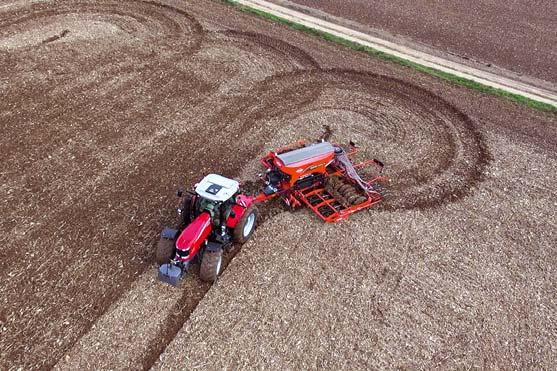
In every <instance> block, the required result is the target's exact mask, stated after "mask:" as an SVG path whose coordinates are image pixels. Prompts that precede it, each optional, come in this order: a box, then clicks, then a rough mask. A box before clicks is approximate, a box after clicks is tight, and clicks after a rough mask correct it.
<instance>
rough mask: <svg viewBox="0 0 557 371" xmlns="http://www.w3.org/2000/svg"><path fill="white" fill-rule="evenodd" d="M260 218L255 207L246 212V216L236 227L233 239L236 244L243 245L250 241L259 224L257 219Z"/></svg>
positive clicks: (243, 216) (252, 206)
mask: <svg viewBox="0 0 557 371" xmlns="http://www.w3.org/2000/svg"><path fill="white" fill-rule="evenodd" d="M258 216H259V211H257V207H256V206H255V205H251V206H250V207H248V208H247V209H246V211H244V215H242V217H241V218H240V220H238V224H236V227H234V232H233V233H232V237H233V239H234V242H236V243H239V244H243V243H245V242H246V241H247V240H249V239H250V237H251V235H252V234H253V231H254V230H255V225H256V223H257V217H258Z"/></svg>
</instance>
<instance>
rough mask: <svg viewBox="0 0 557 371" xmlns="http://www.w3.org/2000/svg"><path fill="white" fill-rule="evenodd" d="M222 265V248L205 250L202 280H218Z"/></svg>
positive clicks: (202, 261)
mask: <svg viewBox="0 0 557 371" xmlns="http://www.w3.org/2000/svg"><path fill="white" fill-rule="evenodd" d="M221 267H222V249H218V250H216V251H209V250H205V251H204V252H203V257H202V258H201V267H200V268H199V278H201V280H202V281H205V282H210V283H213V282H215V281H216V280H217V277H218V276H219V274H220V271H221Z"/></svg>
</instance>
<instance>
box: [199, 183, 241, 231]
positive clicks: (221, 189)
mask: <svg viewBox="0 0 557 371" xmlns="http://www.w3.org/2000/svg"><path fill="white" fill-rule="evenodd" d="M239 190H240V183H238V182H237V181H236V180H232V179H228V178H225V177H223V176H222V175H218V174H209V175H207V176H206V177H205V178H203V179H202V180H201V181H200V182H199V183H197V184H196V186H195V193H196V194H197V195H198V196H199V198H198V200H197V205H196V209H197V211H198V213H201V212H204V211H206V212H208V213H209V214H210V215H211V219H212V220H213V223H214V224H217V225H220V224H221V223H222V222H223V221H224V220H226V218H227V217H228V214H230V210H231V206H232V204H234V196H235V195H236V194H237V193H238V191H239Z"/></svg>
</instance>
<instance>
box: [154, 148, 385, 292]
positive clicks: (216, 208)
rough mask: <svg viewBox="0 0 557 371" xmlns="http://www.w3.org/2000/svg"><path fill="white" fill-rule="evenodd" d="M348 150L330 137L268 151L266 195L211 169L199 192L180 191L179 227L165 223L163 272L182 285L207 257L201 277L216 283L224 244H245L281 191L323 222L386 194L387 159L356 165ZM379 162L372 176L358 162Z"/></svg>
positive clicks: (160, 250)
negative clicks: (261, 210) (261, 206)
mask: <svg viewBox="0 0 557 371" xmlns="http://www.w3.org/2000/svg"><path fill="white" fill-rule="evenodd" d="M356 152H357V148H356V147H355V146H354V145H351V147H350V149H349V150H345V149H344V148H342V147H341V146H338V145H334V144H331V143H329V142H320V143H314V144H306V143H305V142H302V141H300V142H297V143H295V144H293V145H290V146H287V147H283V148H279V149H277V150H275V151H272V152H269V154H267V156H265V157H264V158H263V159H261V162H262V164H263V166H265V168H266V169H267V170H266V172H265V173H264V174H263V175H262V178H263V181H264V186H263V190H262V192H261V193H260V194H258V195H256V196H250V195H246V194H243V193H242V192H241V190H240V184H239V183H238V182H237V181H235V180H232V179H228V178H225V177H223V176H220V175H216V174H209V175H207V176H206V177H205V178H203V179H202V180H201V182H199V183H198V184H196V185H195V187H194V191H193V192H188V193H187V194H186V195H184V194H183V193H180V192H179V197H180V199H181V204H180V207H179V208H178V213H179V215H180V225H179V227H178V228H177V229H171V228H165V229H164V230H163V232H162V234H161V239H160V241H159V244H158V247H157V252H156V259H157V263H159V264H161V266H160V268H159V278H160V279H161V280H163V281H165V282H168V283H170V284H172V285H177V284H178V282H179V280H180V278H181V277H182V276H183V274H184V273H185V272H186V271H187V269H188V267H189V265H190V264H191V262H192V260H194V259H195V258H199V257H200V258H201V266H200V273H199V274H200V277H201V279H202V280H204V281H208V282H214V281H215V280H216V278H217V277H218V275H219V274H220V271H221V265H222V255H223V250H224V249H225V248H226V247H228V246H230V244H232V243H239V244H242V243H244V242H246V241H247V240H248V239H249V238H250V237H251V235H252V233H253V231H254V229H255V226H256V223H257V216H258V211H257V208H256V206H255V204H256V203H258V202H264V201H267V200H269V199H272V198H275V197H280V198H281V199H282V200H283V201H284V202H285V203H286V204H287V205H288V206H289V207H290V208H291V209H295V208H297V207H299V206H302V205H306V206H308V207H309V208H310V209H311V210H313V212H315V213H316V214H317V215H318V216H319V217H320V218H321V219H323V220H324V221H325V222H337V221H339V220H342V219H345V218H347V217H348V216H349V215H350V214H352V213H354V212H356V211H358V210H361V209H364V208H367V207H370V206H372V205H374V204H376V203H378V202H380V201H381V200H382V199H383V192H382V188H381V186H380V185H379V182H380V181H381V180H383V179H384V177H383V176H382V175H381V171H382V169H383V164H382V163H381V162H380V161H378V160H369V161H364V162H361V163H358V164H353V163H352V161H351V159H350V158H351V157H352V155H354V154H355V153H356ZM368 165H375V166H376V167H377V168H378V172H377V174H376V175H374V176H372V177H371V179H362V177H361V176H360V175H359V174H358V173H357V171H356V170H357V169H360V168H363V167H365V166H368Z"/></svg>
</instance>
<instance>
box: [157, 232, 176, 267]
mask: <svg viewBox="0 0 557 371" xmlns="http://www.w3.org/2000/svg"><path fill="white" fill-rule="evenodd" d="M173 255H174V240H169V239H168V238H164V237H161V239H160V240H159V243H158V244H157V250H156V251H155V260H156V261H157V264H158V265H163V264H166V263H168V262H169V261H170V259H172V258H173Z"/></svg>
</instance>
